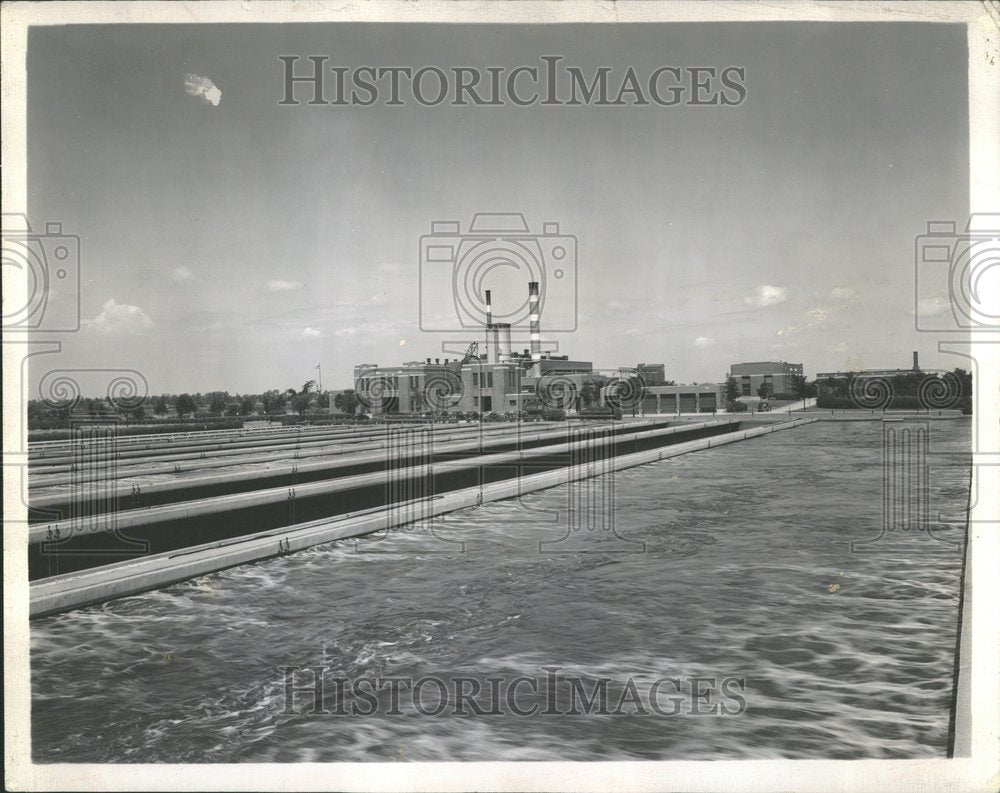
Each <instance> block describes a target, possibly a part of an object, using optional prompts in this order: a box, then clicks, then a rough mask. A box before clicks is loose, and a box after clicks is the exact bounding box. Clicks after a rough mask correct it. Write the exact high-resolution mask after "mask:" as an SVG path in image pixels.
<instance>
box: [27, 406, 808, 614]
mask: <svg viewBox="0 0 1000 793" xmlns="http://www.w3.org/2000/svg"><path fill="white" fill-rule="evenodd" d="M813 421H815V419H811V418H806V419H798V420H795V421H790V422H787V423H784V424H773V425H769V426H765V427H758V428H756V429H751V430H742V431H739V430H738V431H736V432H730V433H726V434H725V435H719V436H715V437H710V438H701V439H699V440H695V441H689V442H685V443H681V444H677V445H674V446H668V447H664V448H657V449H650V450H647V451H642V452H636V453H633V454H626V455H622V456H620V457H614V458H611V459H609V460H608V461H606V462H607V465H602V466H600V468H601V470H600V471H598V470H597V466H595V465H594V464H592V463H588V464H581V465H572V466H568V467H565V468H559V469H556V470H553V471H546V472H544V473H539V474H532V475H529V476H522V477H518V478H517V479H514V480H507V481H503V482H497V483H494V484H489V485H485V486H481V487H471V488H465V489H462V490H457V491H452V492H450V493H447V494H444V495H441V496H434V497H431V498H423V499H416V500H411V501H406V502H399V503H395V504H392V505H388V506H386V507H381V508H378V509H372V510H365V511H364V512H363V513H353V514H346V515H341V516H338V517H336V518H327V519H323V520H318V521H312V522H310V523H306V524H299V525H295V526H289V527H286V528H283V529H279V530H273V531H266V532H261V533H257V534H253V535H248V536H245V537H241V538H238V539H235V540H227V541H224V542H217V543H209V544H205V545H202V546H200V547H195V548H188V549H185V550H183V551H175V552H169V553H163V554H157V555H155V556H149V557H144V558H142V559H138V560H135V561H130V562H122V563H118V564H113V565H106V566H104V567H98V568H91V569H89V570H86V571H82V572H78V573H69V574H66V575H60V576H53V577H51V578H47V579H43V580H41V581H36V582H33V583H32V584H31V586H30V592H31V596H30V607H29V612H30V616H31V617H40V616H44V615H46V614H54V613H57V612H60V611H66V610H68V609H73V608H79V607H81V606H85V605H89V604H93V603H100V602H103V601H106V600H111V599H114V598H119V597H124V596H126V595H131V594H135V593H138V592H144V591H147V590H150V589H157V588H159V587H163V586H166V585H168V584H172V583H176V582H178V581H183V580H186V579H188V578H194V577H196V576H199V575H204V574H206V573H210V572H214V571H217V570H222V569H225V568H227V567H232V566H235V565H239V564H245V563H247V562H254V561H258V560H261V559H267V558H270V557H274V556H281V555H285V554H289V553H293V552H295V551H299V550H303V549H305V548H309V547H311V546H314V545H320V544H322V543H327V542H331V541H333V540H340V539H346V538H349V537H357V536H361V535H364V534H370V533H372V532H376V531H381V530H384V529H387V528H391V527H393V526H397V525H402V524H405V523H410V522H414V521H420V520H426V519H429V518H432V517H434V516H437V515H441V514H444V513H447V512H454V511H455V510H459V509H463V508H465V507H470V506H475V505H478V504H482V503H484V502H487V501H498V500H501V499H507V498H515V497H517V496H520V495H525V494H527V493H531V492H533V491H536V490H542V489H545V488H550V487H555V486H558V485H561V484H565V483H567V482H571V481H577V480H581V479H587V478H590V477H593V476H595V475H597V474H607V473H611V472H613V471H620V470H624V469H627V468H632V467H635V466H638V465H644V464H646V463H651V462H656V461H658V460H664V459H667V458H670V457H676V456H678V455H681V454H687V453H689V452H693V451H698V450H700V449H708V448H713V447H717V446H722V445H726V444H729V443H735V442H738V441H742V440H747V439H749V438H756V437H760V436H763V435H768V434H771V433H773V432H777V431H780V430H785V429H792V428H795V427H799V426H802V425H804V424H810V423H812V422H813Z"/></svg>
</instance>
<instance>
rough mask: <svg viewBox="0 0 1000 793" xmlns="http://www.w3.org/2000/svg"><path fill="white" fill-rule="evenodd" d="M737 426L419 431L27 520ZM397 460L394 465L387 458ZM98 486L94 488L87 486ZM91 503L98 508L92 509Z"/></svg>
mask: <svg viewBox="0 0 1000 793" xmlns="http://www.w3.org/2000/svg"><path fill="white" fill-rule="evenodd" d="M710 425H711V426H715V425H719V426H723V425H729V426H731V427H732V428H735V427H737V426H739V422H701V423H699V424H693V425H682V426H680V427H673V428H668V427H665V426H664V427H659V426H657V425H655V424H652V423H643V424H641V425H639V424H631V425H621V424H618V425H596V426H593V427H588V428H585V429H576V430H572V431H571V432H570V433H567V429H566V428H554V429H548V430H545V431H542V432H529V433H524V432H520V431H519V432H516V433H507V434H504V435H494V436H488V437H486V438H474V439H472V440H459V441H448V440H447V438H446V439H445V442H443V443H440V442H438V441H439V439H438V438H437V436H436V435H434V434H429V433H426V431H425V432H419V431H417V432H413V433H406V434H401V435H399V436H397V437H396V438H395V442H394V443H392V444H391V449H390V448H387V447H386V446H385V445H383V447H382V448H380V449H379V450H377V451H373V452H368V453H363V454H353V455H350V456H342V455H337V456H328V457H327V458H325V459H321V460H315V461H312V462H300V461H296V462H293V463H286V464H284V465H279V466H268V467H263V466H261V467H256V468H249V467H248V466H250V465H253V464H255V463H256V462H257V460H256V459H255V458H252V457H251V458H247V459H246V460H245V461H244V462H241V463H238V464H237V463H233V464H232V466H231V467H232V468H233V470H230V471H226V472H223V473H218V474H209V475H205V476H186V477H179V476H175V475H169V476H167V477H166V478H160V479H148V478H147V479H143V478H139V477H129V478H126V479H124V480H122V481H118V480H116V479H111V480H108V481H105V480H91V479H84V480H82V481H77V482H73V481H69V482H62V481H60V483H59V486H52V487H50V488H47V489H46V491H47V492H39V491H36V492H34V493H32V494H31V497H30V510H29V515H28V518H29V522H30V523H32V524H35V523H46V524H50V525H56V524H57V523H58V521H60V520H65V519H68V518H70V517H72V518H74V519H79V518H80V517H82V516H85V515H91V514H98V513H99V512H101V511H102V510H107V509H111V508H113V509H115V510H116V511H117V510H119V509H138V508H140V507H152V506H156V505H158V504H166V503H171V502H177V501H190V500H194V499H196V498H201V497H215V496H221V495H230V494H233V493H241V492H246V491H249V490H260V489H262V488H266V487H295V486H300V485H305V484H308V483H309V482H315V481H319V480H323V479H333V478H336V477H341V476H350V475H354V474H362V473H370V472H374V471H379V470H385V469H386V467H387V465H388V464H389V463H391V464H392V467H393V468H394V469H398V468H401V467H405V466H408V465H415V464H418V463H421V462H437V461H440V462H448V461H452V460H460V459H463V458H465V457H470V456H474V455H476V454H482V453H484V452H486V451H488V450H492V451H493V452H504V451H515V450H526V449H533V448H537V447H541V446H548V445H552V444H558V443H560V442H567V441H568V442H572V440H573V439H574V438H581V439H582V438H585V437H587V436H588V435H593V434H594V433H601V434H603V435H606V436H608V437H612V436H614V437H618V438H619V440H622V441H625V440H627V439H628V438H640V437H641V438H645V437H651V436H649V435H648V434H646V433H648V432H651V431H656V432H658V431H661V430H667V429H670V432H667V433H666V434H673V433H676V432H684V431H689V430H691V429H694V428H703V427H707V426H710ZM390 454H391V455H392V459H391V460H390V458H389V455H390ZM92 482H97V483H99V485H98V486H96V487H86V486H84V485H87V484H89V483H92ZM91 502H94V503H93V504H92V503H91Z"/></svg>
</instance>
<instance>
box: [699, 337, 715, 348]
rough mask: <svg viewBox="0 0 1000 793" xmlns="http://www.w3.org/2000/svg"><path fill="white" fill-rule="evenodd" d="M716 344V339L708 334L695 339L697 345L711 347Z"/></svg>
mask: <svg viewBox="0 0 1000 793" xmlns="http://www.w3.org/2000/svg"><path fill="white" fill-rule="evenodd" d="M714 344H715V339H710V338H709V337H708V336H699V337H698V338H697V339H695V340H694V346H695V347H711V346H713V345H714Z"/></svg>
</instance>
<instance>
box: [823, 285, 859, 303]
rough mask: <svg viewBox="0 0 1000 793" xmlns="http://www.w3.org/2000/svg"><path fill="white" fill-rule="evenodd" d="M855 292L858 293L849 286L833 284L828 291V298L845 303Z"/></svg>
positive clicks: (855, 294) (854, 295)
mask: <svg viewBox="0 0 1000 793" xmlns="http://www.w3.org/2000/svg"><path fill="white" fill-rule="evenodd" d="M857 294H858V293H857V292H855V291H854V290H853V289H851V288H850V287H849V286H835V287H834V288H833V289H832V290H831V292H830V298H831V299H833V300H837V301H839V302H841V303H846V302H847V301H848V300H852V299H853V298H854V297H856V296H857Z"/></svg>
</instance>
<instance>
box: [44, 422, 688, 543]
mask: <svg viewBox="0 0 1000 793" xmlns="http://www.w3.org/2000/svg"><path fill="white" fill-rule="evenodd" d="M667 426H669V423H668V422H666V421H661V422H652V421H648V422H642V423H641V424H622V423H618V424H614V425H612V424H596V425H589V426H584V427H580V426H579V425H577V426H571V427H567V426H566V425H563V426H556V427H552V426H551V425H545V426H544V427H542V428H540V429H533V430H527V431H526V430H525V428H523V427H518V426H516V425H514V426H513V427H510V426H508V427H507V428H506V431H505V432H502V433H489V434H484V435H464V434H463V435H461V436H459V435H452V434H443V435H442V434H441V433H440V432H439V431H438V429H437V428H434V429H431V428H429V427H427V426H426V425H425V426H423V427H419V428H414V429H412V430H409V431H402V432H395V433H393V434H392V435H390V436H383V438H382V439H381V441H380V442H379V443H376V444H370V445H366V446H364V447H362V448H356V449H353V450H352V451H351V453H350V454H349V455H348V454H344V453H341V452H338V451H329V450H317V451H308V452H305V453H302V454H298V455H289V454H285V453H278V454H273V453H264V454H253V453H251V452H245V453H243V454H241V455H239V456H238V457H233V458H227V459H225V460H211V461H199V462H196V463H193V464H191V465H189V466H186V468H185V469H180V467H179V466H172V465H152V466H140V467H134V468H133V467H125V468H122V469H120V470H115V471H96V472H95V471H81V472H78V473H75V474H69V475H61V474H60V475H55V476H39V475H38V474H37V473H36V472H32V477H31V482H30V483H29V485H30V488H31V490H32V491H33V492H31V494H30V506H31V508H32V509H33V510H39V511H41V510H44V511H47V512H58V511H59V510H60V509H61V508H64V507H65V506H66V505H68V504H70V503H71V502H72V506H73V508H74V509H78V508H79V507H80V500H81V497H86V496H87V495H88V494H87V492H86V490H85V489H84V488H82V487H81V485H84V484H87V483H100V484H102V485H103V487H102V488H100V491H101V498H103V499H105V500H108V499H110V498H112V497H116V498H126V497H128V498H133V497H135V496H136V490H137V489H139V490H141V494H142V495H144V496H150V495H152V494H154V493H162V492H166V491H168V490H177V491H185V490H188V489H192V490H196V489H198V488H199V487H200V486H202V485H205V486H212V485H219V484H222V483H225V482H237V481H249V480H254V479H267V478H269V477H281V476H287V475H289V474H295V475H297V477H298V479H297V481H299V482H302V481H308V480H307V479H306V477H308V476H311V475H317V476H316V478H320V476H319V474H320V473H321V472H324V471H330V472H331V475H332V474H333V472H336V471H349V470H353V472H354V473H361V472H362V470H361V468H362V467H363V466H366V465H369V466H370V465H371V464H374V463H382V464H384V462H385V460H386V456H387V453H389V452H391V453H392V454H394V455H397V454H398V455H405V454H406V453H407V451H408V450H410V449H411V447H412V450H413V451H414V455H415V456H416V455H418V454H419V455H425V454H426V450H427V449H428V448H431V449H432V450H433V453H434V454H435V455H438V454H442V455H444V454H448V455H451V454H456V453H465V452H468V451H474V450H485V449H488V448H495V449H497V450H505V449H504V447H510V448H511V449H513V448H529V447H530V446H531V445H533V444H541V443H543V442H548V440H549V439H559V438H560V437H561V438H565V437H566V436H567V433H568V432H569V433H572V434H578V433H582V432H593V431H594V430H596V429H600V430H601V431H605V432H609V433H613V434H628V433H635V432H641V431H643V430H646V429H657V428H660V427H667ZM370 447H374V448H370ZM389 447H391V449H390V448H389ZM304 458H321V459H316V460H312V461H311V462H304V461H303V460H304ZM270 463H280V464H279V465H270ZM265 464H267V465H266V467H265ZM250 466H256V467H253V468H251V467H250ZM215 468H229V469H233V470H230V471H226V472H223V473H220V474H216V475H211V474H203V473H202V472H203V471H205V470H208V469H215ZM354 469H357V470H354ZM369 470H371V469H369ZM182 473H184V474H189V475H187V476H180V475H179V474H182ZM155 477H160V478H155ZM116 483H119V484H116ZM275 484H281V482H275ZM173 500H175V501H176V500H181V497H180V496H179V495H178V496H177V497H175V498H174V499H173ZM150 505H151V502H150V501H148V500H147V498H142V499H141V500H140V501H139V502H138V503H136V504H133V506H150ZM66 514H68V512H67V513H66ZM54 519H58V518H51V517H50V518H39V519H36V518H35V517H32V516H30V515H29V520H30V521H31V522H32V523H36V522H40V520H49V521H51V520H54Z"/></svg>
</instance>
